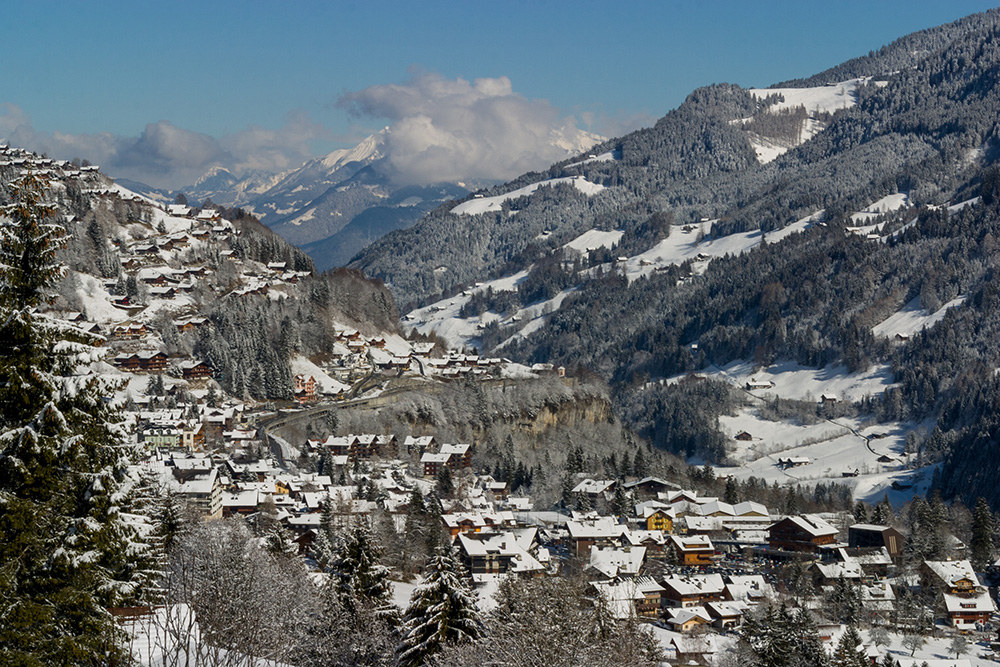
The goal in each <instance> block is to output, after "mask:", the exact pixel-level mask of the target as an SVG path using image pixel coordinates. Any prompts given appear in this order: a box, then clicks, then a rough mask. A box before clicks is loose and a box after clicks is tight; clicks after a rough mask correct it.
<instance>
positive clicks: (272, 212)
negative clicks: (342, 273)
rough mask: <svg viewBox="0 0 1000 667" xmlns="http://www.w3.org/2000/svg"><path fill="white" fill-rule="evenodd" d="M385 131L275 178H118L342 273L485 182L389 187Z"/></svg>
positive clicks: (213, 174)
mask: <svg viewBox="0 0 1000 667" xmlns="http://www.w3.org/2000/svg"><path fill="white" fill-rule="evenodd" d="M390 132H391V129H390V128H385V129H383V130H381V131H379V132H377V133H375V134H373V135H371V136H369V137H367V138H366V139H365V140H364V141H362V142H361V143H359V144H358V145H357V146H355V147H353V148H349V149H338V150H336V151H333V152H332V153H330V154H328V155H326V156H324V157H320V158H315V159H313V160H309V161H308V162H306V163H305V164H303V165H302V166H300V167H298V168H296V169H292V170H289V171H286V172H282V173H278V174H269V173H263V172H251V173H248V174H244V175H243V176H242V177H237V176H236V175H234V174H233V173H232V172H230V171H229V170H227V169H225V168H223V167H213V168H212V169H210V170H209V171H208V172H206V173H205V174H204V175H203V176H202V177H201V178H200V179H198V181H197V182H195V183H194V184H193V185H191V186H187V187H183V188H179V189H177V190H174V191H167V190H157V189H155V188H150V187H149V186H146V185H144V184H142V183H138V182H135V181H129V180H128V179H119V182H120V183H121V184H122V185H123V186H125V187H128V188H129V189H131V190H133V191H135V192H139V193H141V194H143V195H146V196H148V197H150V198H153V199H155V200H158V201H161V202H168V201H173V200H174V198H175V197H176V195H177V194H178V193H184V195H185V196H186V197H187V198H188V200H189V201H190V202H191V203H192V204H194V203H202V202H204V201H205V200H207V199H210V200H211V201H212V202H214V203H216V204H221V205H225V206H230V207H240V208H243V209H246V210H248V211H250V212H252V213H253V214H254V215H256V216H257V217H258V218H260V220H261V221H262V222H263V223H264V224H266V225H267V226H268V227H270V228H271V229H273V230H274V231H275V232H277V233H278V234H279V235H281V236H282V237H283V238H285V239H286V240H287V241H289V242H291V243H293V244H295V245H298V246H300V247H302V248H303V249H304V250H306V252H308V253H309V255H310V256H311V257H312V258H313V260H314V261H315V263H316V267H317V268H318V269H320V270H325V269H329V268H332V267H335V266H342V265H345V264H347V262H348V261H350V259H351V258H352V257H354V255H356V254H357V253H358V252H360V251H361V250H362V249H363V248H364V247H366V246H367V245H368V244H370V243H371V242H373V241H375V240H377V239H379V238H381V237H382V236H384V235H385V234H387V233H389V232H391V231H393V230H397V229H405V228H407V227H410V226H412V225H413V224H415V223H416V222H417V220H419V219H420V218H421V217H422V216H423V215H424V214H426V213H427V212H429V211H431V210H433V209H435V208H437V207H438V206H439V205H440V204H441V203H443V202H446V201H449V200H453V199H459V198H462V197H464V196H467V195H468V194H469V193H470V192H471V191H472V190H474V189H476V188H477V187H481V186H484V185H489V183H485V182H473V181H463V182H457V183H439V184H433V185H423V186H417V185H397V184H395V183H394V182H393V181H392V179H391V178H390V177H389V169H388V164H387V161H386V158H387V154H386V151H387V148H386V145H387V142H386V139H387V138H388V136H389V133H390ZM580 137H582V139H581V141H582V142H583V143H581V142H579V141H578V142H577V143H567V142H566V140H565V138H564V137H561V136H560V137H558V138H557V139H558V140H559V142H558V145H560V146H561V147H562V148H564V150H565V151H566V154H567V155H570V154H573V153H578V152H579V151H581V150H585V149H586V148H587V146H589V145H590V144H591V143H595V142H597V141H599V140H600V139H601V138H600V137H597V136H595V135H589V134H586V133H580Z"/></svg>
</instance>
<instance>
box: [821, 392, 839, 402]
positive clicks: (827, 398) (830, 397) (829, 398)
mask: <svg viewBox="0 0 1000 667" xmlns="http://www.w3.org/2000/svg"><path fill="white" fill-rule="evenodd" d="M819 402H820V403H822V404H824V405H833V404H834V403H836V402H837V395H836V394H829V393H827V394H821V395H820V397H819Z"/></svg>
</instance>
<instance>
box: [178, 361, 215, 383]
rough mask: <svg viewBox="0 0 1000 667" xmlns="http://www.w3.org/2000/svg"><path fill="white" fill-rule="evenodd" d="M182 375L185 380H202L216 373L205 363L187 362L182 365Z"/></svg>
mask: <svg viewBox="0 0 1000 667" xmlns="http://www.w3.org/2000/svg"><path fill="white" fill-rule="evenodd" d="M181 375H183V377H184V379H185V380H200V379H203V378H210V377H212V375H214V371H213V370H212V367H211V366H209V365H208V364H206V363H205V362H204V361H186V362H184V363H182V364H181Z"/></svg>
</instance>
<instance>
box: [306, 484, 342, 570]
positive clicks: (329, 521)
mask: <svg viewBox="0 0 1000 667" xmlns="http://www.w3.org/2000/svg"><path fill="white" fill-rule="evenodd" d="M338 541H339V537H338V535H337V528H336V520H335V516H334V512H333V499H332V498H329V497H328V498H327V499H326V500H324V501H323V508H322V510H321V516H320V520H319V530H318V531H317V532H316V539H315V540H314V541H313V545H312V557H313V559H315V561H316V564H317V565H319V567H320V568H321V569H326V568H327V567H329V566H330V565H331V564H332V563H333V562H334V561H335V560H336V557H337V547H336V545H337V543H338Z"/></svg>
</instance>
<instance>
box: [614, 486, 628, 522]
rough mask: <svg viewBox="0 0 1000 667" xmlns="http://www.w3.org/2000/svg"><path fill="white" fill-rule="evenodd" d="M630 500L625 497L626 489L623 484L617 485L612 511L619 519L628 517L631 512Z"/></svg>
mask: <svg viewBox="0 0 1000 667" xmlns="http://www.w3.org/2000/svg"><path fill="white" fill-rule="evenodd" d="M629 509H630V506H629V499H628V496H627V495H625V489H624V488H623V487H622V485H621V484H616V485H615V497H614V498H613V499H612V500H611V511H612V513H613V514H614V515H615V516H617V517H627V516H628V515H629V514H630V512H629Z"/></svg>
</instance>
